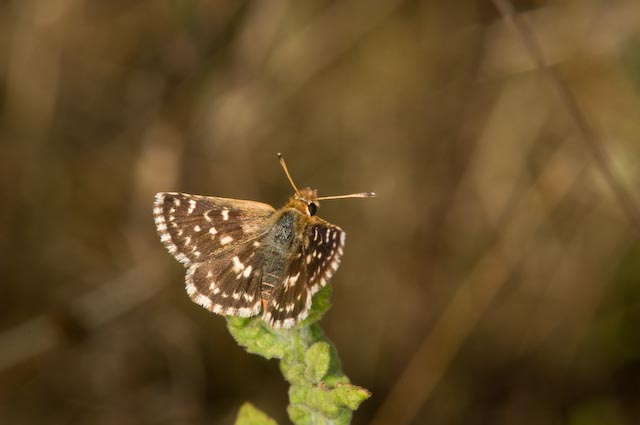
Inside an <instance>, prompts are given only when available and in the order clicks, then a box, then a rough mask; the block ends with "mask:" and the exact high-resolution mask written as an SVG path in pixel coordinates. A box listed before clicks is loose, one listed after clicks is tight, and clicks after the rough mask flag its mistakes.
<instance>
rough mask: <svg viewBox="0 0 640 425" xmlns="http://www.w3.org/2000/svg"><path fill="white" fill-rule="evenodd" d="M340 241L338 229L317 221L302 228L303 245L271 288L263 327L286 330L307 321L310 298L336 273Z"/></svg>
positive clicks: (339, 254)
mask: <svg viewBox="0 0 640 425" xmlns="http://www.w3.org/2000/svg"><path fill="white" fill-rule="evenodd" d="M310 221H311V220H310ZM344 241H345V233H344V232H343V231H342V229H340V228H339V227H337V226H333V225H331V224H329V223H327V222H325V221H323V220H321V219H319V218H315V217H314V219H313V220H312V224H309V225H308V226H305V228H304V230H303V241H302V243H301V244H300V246H299V249H298V250H297V252H295V253H292V255H291V259H290V261H289V264H288V267H287V269H286V272H285V277H284V279H283V281H282V282H281V284H280V285H278V286H276V288H274V292H273V294H272V296H271V297H270V299H269V302H268V304H267V307H266V309H265V311H264V313H263V318H264V320H265V321H266V322H267V323H269V324H270V325H271V326H273V327H275V328H280V327H284V328H289V327H292V326H294V325H296V324H297V323H299V322H300V321H301V320H304V319H305V318H307V316H308V315H309V310H310V309H311V300H312V297H313V295H314V294H315V293H316V292H318V290H319V289H320V288H321V287H323V286H325V285H326V284H327V282H328V281H329V279H330V278H331V276H332V275H333V272H334V271H335V270H337V269H338V266H339V264H340V258H341V257H342V253H343V247H344Z"/></svg>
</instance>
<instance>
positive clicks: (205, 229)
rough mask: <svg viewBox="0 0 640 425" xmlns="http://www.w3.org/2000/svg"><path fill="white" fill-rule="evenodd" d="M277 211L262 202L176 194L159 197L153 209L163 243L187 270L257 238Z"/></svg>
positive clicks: (168, 193) (159, 194) (165, 194)
mask: <svg viewBox="0 0 640 425" xmlns="http://www.w3.org/2000/svg"><path fill="white" fill-rule="evenodd" d="M274 211H275V210H274V208H273V207H272V206H270V205H267V204H263V203H261V202H253V201H241V200H236V199H227V198H216V197H211V196H198V195H189V194H186V193H174V192H161V193H158V194H157V195H156V200H155V203H154V207H153V215H154V218H155V222H156V229H157V230H158V234H159V235H160V240H161V241H162V243H163V244H164V246H165V247H166V248H167V250H168V251H169V253H170V254H171V255H173V256H174V257H175V258H176V260H178V261H180V262H181V263H182V264H184V266H185V267H187V268H188V267H190V266H191V265H192V264H194V263H200V262H204V261H208V260H211V259H213V258H216V257H218V256H219V254H220V252H221V251H224V250H227V249H229V248H231V247H232V246H234V245H237V244H243V243H247V242H248V241H250V240H251V239H253V238H256V237H258V236H259V235H260V234H261V233H263V232H265V230H266V229H265V221H266V219H267V218H268V217H269V216H271V214H273V213H274Z"/></svg>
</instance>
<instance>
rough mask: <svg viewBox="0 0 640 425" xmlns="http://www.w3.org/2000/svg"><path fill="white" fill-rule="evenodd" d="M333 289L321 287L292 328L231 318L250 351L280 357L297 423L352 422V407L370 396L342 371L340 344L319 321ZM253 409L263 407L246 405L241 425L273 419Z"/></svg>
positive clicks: (236, 334)
mask: <svg viewBox="0 0 640 425" xmlns="http://www.w3.org/2000/svg"><path fill="white" fill-rule="evenodd" d="M330 295H331V287H330V286H326V287H325V288H323V289H322V290H320V291H319V292H318V293H317V294H316V295H315V297H314V300H313V307H312V308H311V312H310V314H309V317H308V318H307V319H306V320H305V321H303V322H302V323H300V324H299V325H298V326H296V327H295V328H292V329H273V328H271V327H270V326H268V325H267V324H266V323H264V321H263V320H261V319H260V318H259V317H255V318H238V317H229V318H228V319H227V320H228V325H227V327H228V328H229V332H231V335H232V336H233V337H234V338H235V340H236V341H237V342H238V344H240V345H242V346H243V347H245V348H246V350H247V351H248V352H250V353H254V354H258V355H261V356H262V357H265V358H267V359H272V358H276V359H280V370H281V371H282V374H283V376H284V378H285V379H286V380H287V382H289V384H291V386H290V387H289V406H288V408H287V412H288V413H289V418H290V419H291V421H293V422H294V423H295V424H298V425H303V424H304V425H306V424H318V425H321V424H348V423H350V421H351V416H352V414H353V411H354V410H356V409H357V408H358V406H360V403H362V402H363V401H364V400H366V399H367V398H369V397H370V396H371V393H370V392H369V391H367V390H366V389H364V388H361V387H358V386H356V385H352V384H351V383H350V382H349V378H347V377H346V376H345V375H344V374H343V373H342V370H341V368H340V359H339V358H338V354H337V352H336V349H335V347H334V346H333V344H332V343H331V342H330V341H329V340H328V339H327V338H326V337H325V335H324V333H323V332H322V329H320V326H319V325H318V324H316V323H315V322H317V321H318V320H319V319H320V318H321V317H322V315H323V314H324V313H325V312H326V311H327V310H328V309H329V307H330V303H329V297H330ZM251 409H253V410H255V411H256V412H259V411H258V410H257V409H255V408H254V407H252V406H251V407H250V408H247V407H246V406H244V407H243V409H242V411H241V413H242V415H239V416H238V420H237V421H236V425H248V424H252V425H257V424H262V423H264V424H267V423H273V422H264V421H262V422H261V421H260V419H258V418H257V417H254V416H252V414H251V413H249V414H248V415H249V416H247V412H249V410H251ZM253 410H252V411H253ZM259 413H260V414H261V415H264V414H263V413H261V412H259ZM247 417H250V419H247ZM264 417H265V418H267V419H268V420H269V421H273V420H272V419H269V418H268V417H267V416H266V415H264Z"/></svg>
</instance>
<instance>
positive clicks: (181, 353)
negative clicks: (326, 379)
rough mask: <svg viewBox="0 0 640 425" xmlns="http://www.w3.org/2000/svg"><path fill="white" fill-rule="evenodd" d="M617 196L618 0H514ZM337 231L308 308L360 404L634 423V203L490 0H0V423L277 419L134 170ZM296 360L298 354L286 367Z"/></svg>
mask: <svg viewBox="0 0 640 425" xmlns="http://www.w3.org/2000/svg"><path fill="white" fill-rule="evenodd" d="M513 4H514V6H515V9H516V10H517V12H518V13H520V14H521V17H522V18H523V19H524V21H525V22H526V23H527V24H528V25H529V26H530V28H531V29H532V31H533V33H534V34H535V36H536V37H537V40H538V41H539V44H540V47H541V50H542V52H543V54H544V56H545V58H546V59H547V62H548V63H549V64H550V66H551V67H553V70H554V71H555V72H557V73H558V75H560V77H561V79H562V81H563V82H564V84H566V87H568V88H569V90H570V91H571V93H573V95H574V96H575V99H576V101H577V103H578V105H579V106H580V108H581V110H582V113H583V115H584V118H585V119H586V122H588V124H589V126H591V127H592V128H593V129H594V131H595V133H596V134H597V135H598V137H597V139H598V144H599V145H598V146H599V147H600V148H601V149H602V151H603V152H604V153H605V155H606V157H607V158H608V159H609V161H610V164H611V168H612V170H613V172H614V178H615V179H616V181H617V182H618V183H619V184H620V185H621V186H622V187H624V188H626V190H627V191H628V192H629V194H630V195H631V197H632V198H634V199H636V200H637V199H638V197H639V196H640V195H639V193H638V188H639V187H640V168H639V167H638V164H640V144H639V143H638V142H637V141H638V140H640V120H638V117H640V97H639V96H640V89H639V88H640V59H639V57H640V56H639V54H638V51H639V50H638V46H639V43H640V41H639V40H640V2H638V1H637V0H614V1H611V0H557V1H542V0H541V1H533V2H532V1H514V2H513ZM276 152H282V153H283V154H284V155H285V157H286V159H287V163H288V165H289V168H290V171H291V172H292V174H293V177H294V178H295V180H296V182H297V184H298V185H299V186H307V185H309V186H312V187H315V188H318V189H319V191H320V194H324V195H331V194H339V193H350V192H356V191H369V190H370V191H375V192H377V193H378V197H377V198H375V199H365V200H345V201H327V202H323V203H322V206H321V208H320V209H319V211H318V214H319V216H320V217H322V218H324V219H326V220H328V221H329V222H331V223H335V224H337V225H339V226H340V227H342V228H343V229H344V230H345V232H346V233H347V243H346V247H345V255H344V258H343V261H342V263H341V266H340V269H339V270H338V271H337V273H336V274H335V275H334V277H333V278H332V281H331V285H332V287H333V295H332V304H333V307H332V308H331V310H330V311H329V312H328V313H327V314H326V315H325V316H324V317H323V319H322V321H321V326H322V328H323V330H324V332H325V333H326V335H327V337H328V338H329V339H330V340H331V341H332V342H333V343H334V344H335V346H336V347H337V348H338V351H339V353H340V358H341V361H342V369H343V370H344V372H345V374H346V375H348V376H349V378H350V379H351V380H352V381H353V382H355V383H357V384H358V385H362V386H363V387H365V388H367V389H369V390H371V392H372V394H373V397H371V398H370V399H369V400H367V402H366V403H363V404H362V405H361V406H360V408H359V409H358V411H357V413H356V414H355V415H354V418H353V423H355V424H365V423H367V424H369V423H374V424H381V423H389V422H390V421H391V420H390V419H389V418H393V423H394V424H408V423H415V424H421V423H429V424H431V425H439V424H476V423H492V424H513V423H517V424H520V425H528V424H541V423H545V424H571V425H575V424H580V425H582V424H592V423H612V424H621V425H631V424H635V423H638V422H640V392H638V384H639V381H640V347H639V346H638V338H637V332H636V330H637V323H638V318H639V317H640V304H639V303H638V300H640V286H639V284H638V278H639V277H640V256H639V254H638V246H639V245H638V229H637V227H636V226H634V225H632V223H631V222H630V221H629V220H628V216H627V215H626V214H625V212H624V209H623V208H622V207H621V205H620V202H619V199H618V197H617V196H616V195H615V194H614V192H613V191H612V190H611V186H610V181H608V180H607V179H605V178H603V175H602V173H601V170H600V168H599V166H598V165H597V162H596V161H595V160H594V156H593V151H592V150H590V148H588V146H587V144H586V143H585V140H584V139H583V137H582V134H581V132H580V131H579V127H577V125H576V121H575V119H574V117H573V116H572V115H571V114H570V113H569V110H568V108H567V105H566V103H565V102H564V101H563V100H562V98H561V97H560V96H558V93H557V91H556V90H555V89H554V86H553V85H552V84H550V82H549V79H548V78H547V76H546V75H545V74H544V73H543V72H541V71H540V70H539V69H537V67H536V65H535V64H534V63H533V61H532V60H531V59H530V56H529V54H528V51H527V49H526V48H525V46H524V44H523V42H522V38H521V36H520V35H518V34H517V33H515V32H514V31H513V30H512V28H511V27H510V26H508V25H506V24H505V23H504V20H503V19H502V17H501V16H500V14H499V13H498V12H497V10H496V9H495V7H494V6H493V3H492V2H484V1H481V2H471V1H469V2H449V1H412V2H408V1H406V2H401V1H397V0H375V1H355V0H354V1H345V0H342V1H330V0H311V1H303V2H293V1H290V2H285V1H205V0H160V1H146V0H142V1H136V2H125V1H98V0H55V1H51V0H8V1H4V2H0V193H1V194H2V202H1V205H2V208H0V268H1V269H0V271H1V272H2V275H1V276H2V277H1V278H0V312H1V313H0V423H2V424H4V423H7V424H14V423H20V424H41V423H42V424H44V423H46V424H62V423H64V424H69V423H92V424H125V425H126V424H152V423H184V424H232V423H234V421H235V420H236V417H237V414H238V411H239V408H240V406H241V405H242V404H243V403H244V402H245V401H250V402H251V403H252V404H254V405H255V406H256V408H258V409H260V410H261V411H264V412H266V414H268V415H269V416H270V417H272V418H274V420H276V421H277V422H278V423H286V422H287V413H286V406H287V404H288V397H287V389H288V386H287V383H286V382H284V381H283V379H282V376H281V373H280V370H279V369H278V363H277V361H275V360H270V361H267V360H265V359H263V358H260V357H258V356H253V355H248V354H247V353H246V352H245V350H244V349H243V348H241V347H239V346H238V345H237V344H236V343H235V341H234V340H233V338H231V337H230V336H229V333H228V332H227V329H226V328H225V323H226V322H225V320H224V318H222V317H219V316H216V315H212V314H210V313H208V312H207V311H205V310H204V309H202V308H199V307H198V306H196V305H194V304H193V303H191V302H190V301H189V298H188V296H187V295H186V294H185V293H184V285H183V280H184V269H183V268H182V267H181V266H180V265H179V264H178V263H177V262H175V261H174V260H173V259H172V258H171V257H170V256H169V255H168V254H167V253H166V251H165V250H164V249H163V247H162V245H161V244H160V242H159V240H158V237H157V235H156V233H155V229H154V224H153V218H152V213H151V205H152V202H153V197H154V194H155V193H156V192H158V191H172V190H177V191H184V192H189V193H196V194H203V195H206V194H209V195H215V196H225V197H232V198H240V199H251V200H257V201H262V202H268V203H270V204H272V205H274V206H280V205H282V204H284V203H285V201H286V199H287V197H288V196H290V194H291V189H290V187H289V184H288V182H287V181H286V178H285V177H284V175H283V174H282V171H281V170H280V168H279V166H278V163H277V158H276ZM308 372H309V377H313V375H314V374H315V371H314V370H309V371H308Z"/></svg>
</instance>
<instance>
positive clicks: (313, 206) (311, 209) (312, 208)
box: [307, 202, 318, 216]
mask: <svg viewBox="0 0 640 425" xmlns="http://www.w3.org/2000/svg"><path fill="white" fill-rule="evenodd" d="M307 208H308V209H309V215H310V216H311V215H315V214H316V210H317V209H318V207H317V206H316V204H314V203H313V202H309V205H307Z"/></svg>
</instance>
